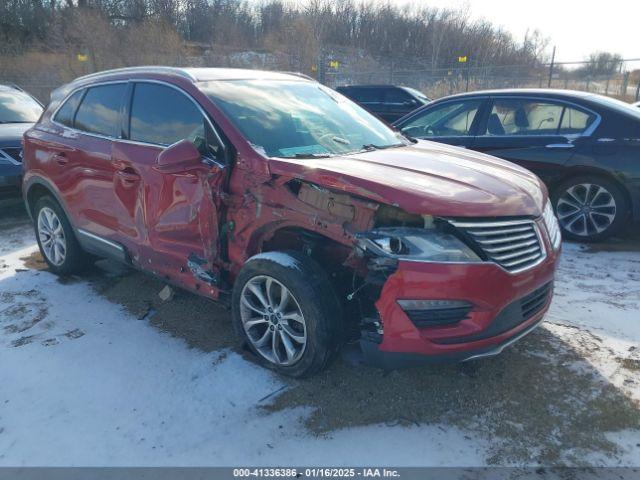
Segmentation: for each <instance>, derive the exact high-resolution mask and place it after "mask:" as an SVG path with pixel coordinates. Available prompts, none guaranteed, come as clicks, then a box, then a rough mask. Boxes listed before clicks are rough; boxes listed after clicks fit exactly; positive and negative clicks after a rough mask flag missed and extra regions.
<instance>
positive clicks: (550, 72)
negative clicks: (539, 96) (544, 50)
mask: <svg viewBox="0 0 640 480" xmlns="http://www.w3.org/2000/svg"><path fill="white" fill-rule="evenodd" d="M555 61H556V47H555V45H554V47H553V52H552V53H551V63H550V64H549V82H548V83H547V87H548V88H551V79H552V78H553V64H554V63H555Z"/></svg>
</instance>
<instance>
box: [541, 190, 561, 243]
mask: <svg viewBox="0 0 640 480" xmlns="http://www.w3.org/2000/svg"><path fill="white" fill-rule="evenodd" d="M542 218H543V220H544V224H545V226H546V227H547V233H548V234H549V240H550V241H551V245H553V249H554V250H557V249H558V248H559V247H560V242H561V241H562V235H561V234H560V225H559V224H558V219H557V218H556V216H555V214H554V213H553V208H552V207H551V202H550V201H548V200H547V204H546V205H545V206H544V212H543V213H542Z"/></svg>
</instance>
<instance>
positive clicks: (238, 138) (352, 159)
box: [24, 71, 557, 355]
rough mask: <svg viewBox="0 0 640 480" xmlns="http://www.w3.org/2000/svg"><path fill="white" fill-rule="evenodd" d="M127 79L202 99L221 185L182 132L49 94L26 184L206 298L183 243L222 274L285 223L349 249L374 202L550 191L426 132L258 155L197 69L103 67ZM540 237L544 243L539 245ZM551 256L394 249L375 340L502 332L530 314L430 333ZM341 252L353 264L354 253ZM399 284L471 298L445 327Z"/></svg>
mask: <svg viewBox="0 0 640 480" xmlns="http://www.w3.org/2000/svg"><path fill="white" fill-rule="evenodd" d="M221 72H222V73H219V75H224V71H221ZM256 75H258V74H256ZM266 75H268V74H266ZM136 79H147V80H157V81H162V82H165V83H169V84H171V85H174V86H175V87H178V88H179V89H181V90H183V91H184V92H185V93H187V94H188V95H190V96H191V97H192V98H193V99H194V100H195V101H196V102H198V103H199V105H200V106H201V107H202V108H203V110H204V111H206V113H207V114H208V115H209V116H210V118H211V120H212V121H213V122H214V124H215V125H216V126H217V128H218V129H219V130H220V131H221V132H222V133H223V135H224V136H225V137H226V139H228V141H229V143H230V144H231V145H232V146H233V149H234V150H235V152H236V158H235V166H234V168H233V171H232V172H231V175H230V178H229V182H228V187H226V190H225V177H226V175H227V172H226V168H228V167H226V168H221V167H217V166H213V167H212V166H207V165H205V164H204V163H202V162H196V161H195V160H194V151H195V149H194V148H193V147H192V145H191V144H186V143H185V142H181V143H179V144H176V145H174V146H173V147H170V148H169V149H163V148H162V147H157V146H152V145H145V144H139V143H134V142H128V141H126V140H118V139H105V138H98V137H96V136H91V135H87V134H83V133H80V132H76V131H72V130H69V129H66V128H64V127H62V126H60V125H57V124H55V123H53V122H52V121H51V116H52V112H53V111H54V109H55V107H56V106H57V102H53V103H52V105H51V106H50V107H49V108H48V109H47V111H46V112H45V114H44V115H43V117H42V118H41V120H40V122H39V123H38V124H37V125H36V126H35V127H34V128H32V129H31V130H29V131H28V132H27V133H26V134H25V150H24V157H25V169H26V172H25V176H24V182H25V183H24V184H25V187H26V188H25V193H26V194H27V195H28V194H29V191H28V190H29V188H28V187H30V186H32V185H33V182H34V181H36V180H37V181H41V182H44V183H45V184H46V185H47V188H49V189H50V190H51V191H52V193H53V194H55V195H56V196H57V197H58V198H59V199H60V201H61V202H62V203H63V206H64V208H65V209H66V211H67V212H68V214H69V216H70V217H71V218H70V220H71V222H72V224H73V225H74V227H75V228H76V229H78V228H80V229H84V230H86V231H89V232H91V233H94V234H96V235H99V236H101V237H104V238H106V239H108V240H111V241H114V242H118V243H119V244H121V245H123V246H124V247H125V249H126V250H127V252H128V254H129V256H130V258H131V261H132V263H133V264H134V265H136V266H138V267H139V268H141V269H144V270H148V271H151V272H153V273H155V274H157V275H160V276H162V277H163V278H166V279H168V280H169V281H171V282H173V283H175V284H177V285H180V286H182V287H184V288H187V289H189V290H191V291H194V292H197V293H199V294H202V295H205V296H208V297H211V298H217V297H218V296H219V294H220V291H219V290H218V288H217V287H216V286H213V285H210V284H206V283H204V282H202V281H201V280H200V279H197V278H195V277H194V275H193V273H192V272H191V271H190V270H189V269H188V268H186V263H187V258H188V257H189V255H192V254H194V255H196V256H197V257H199V258H202V259H203V260H204V261H205V265H204V266H203V268H204V269H205V270H207V271H210V272H213V273H215V274H222V273H223V272H224V273H226V275H227V276H228V279H229V281H233V278H234V277H235V275H236V274H237V273H238V271H239V270H240V268H241V267H242V265H243V264H244V262H245V261H246V260H247V259H248V258H249V257H251V256H252V255H254V254H256V253H258V252H260V251H261V248H262V245H263V243H264V242H265V241H268V240H269V239H271V238H272V237H273V236H274V234H277V232H278V231H279V230H281V229H283V228H291V227H295V228H299V229H305V230H308V231H311V232H315V233H318V234H320V235H322V236H323V237H325V238H327V239H329V240H331V241H333V242H334V244H335V245H337V246H340V245H342V246H343V248H342V247H341V248H333V249H331V250H332V251H336V252H341V253H342V254H344V253H345V252H346V253H347V254H348V253H349V252H350V251H351V250H352V249H353V242H354V234H355V233H357V232H362V231H366V230H369V229H371V228H372V227H373V222H374V219H373V216H374V213H375V211H376V209H377V208H378V205H379V204H389V205H394V206H397V207H399V208H401V209H404V210H406V211H407V212H410V213H417V214H423V215H436V216H449V217H503V216H531V217H539V216H540V215H541V213H542V207H543V205H544V202H545V201H546V198H547V193H546V189H545V188H544V186H543V185H542V183H541V182H540V180H539V179H538V178H537V177H536V176H535V175H533V174H532V173H530V172H528V171H527V170H524V169H522V168H520V167H518V166H516V165H513V164H511V163H509V162H505V161H502V160H499V159H496V158H493V157H489V156H486V155H482V154H479V153H476V152H470V151H466V150H462V149H454V148H451V147H448V146H446V145H441V144H435V143H431V142H423V143H421V144H419V145H415V146H409V147H403V148H397V149H391V150H384V151H376V152H369V153H362V154H357V155H349V156H345V157H333V158H328V159H318V160H294V159H267V158H265V157H263V156H262V155H261V154H260V153H258V152H256V151H255V150H254V149H253V148H252V146H251V145H250V144H249V143H248V142H247V141H246V139H245V138H243V136H242V135H241V134H240V132H239V131H238V130H237V129H236V128H235V127H234V126H233V125H232V124H231V122H230V121H229V120H228V119H227V118H226V117H225V116H224V115H223V114H222V113H221V111H220V110H219V109H218V108H216V106H215V105H214V104H212V103H211V101H210V100H209V99H208V98H207V97H206V96H205V95H204V94H203V93H202V92H201V91H200V90H199V89H198V87H197V82H192V81H190V80H189V79H187V78H184V77H183V76H178V75H174V74H169V73H167V74H162V73H154V74H149V73H135V72H134V73H131V72H127V73H120V74H112V75H109V77H108V80H109V81H114V80H136ZM104 81H105V77H101V78H93V79H84V80H83V79H80V80H79V81H77V82H76V83H74V84H71V85H72V87H76V86H88V85H91V84H92V83H100V82H104ZM70 88H71V87H69V88H68V89H67V92H68V91H70ZM292 179H302V180H304V181H306V182H311V183H314V184H317V185H320V186H322V187H324V188H326V189H329V190H332V191H335V192H343V193H347V194H350V195H352V197H351V200H350V202H351V205H353V207H354V209H355V215H354V218H353V219H352V220H350V221H345V219H344V218H337V217H336V216H334V215H332V214H330V213H329V212H328V211H326V210H322V209H319V208H317V207H314V206H313V205H310V204H307V203H304V202H303V201H301V200H300V199H299V198H298V197H297V195H296V194H295V193H294V192H293V191H291V190H290V189H289V188H288V186H287V185H286V183H287V182H288V181H289V180H292ZM223 214H224V215H225V216H226V221H227V225H231V224H233V229H229V232H230V233H229V239H228V251H227V252H226V258H225V256H224V255H223V252H222V251H221V249H222V248H223V245H222V244H221V239H220V232H221V225H220V219H221V218H223V217H222V215H223ZM547 250H548V251H549V252H551V251H552V249H551V247H550V246H549V245H547ZM556 261H557V255H556V254H553V253H551V254H549V255H548V256H547V258H546V260H545V261H544V263H542V264H541V265H538V266H537V267H534V268H532V269H530V270H527V271H526V272H524V273H520V274H515V275H514V274H510V273H507V272H506V271H504V270H502V269H501V268H500V267H498V266H497V265H493V264H476V265H474V264H465V265H454V264H433V263H412V262H400V265H399V268H398V270H397V272H396V273H395V274H393V275H391V277H390V278H389V279H388V281H387V283H386V284H385V286H384V289H383V293H382V296H381V298H380V299H379V300H378V301H377V303H376V306H377V308H378V310H379V312H380V315H381V318H382V321H383V324H384V332H385V333H384V340H383V343H382V344H381V347H380V348H381V350H384V351H399V352H414V353H421V354H426V355H430V354H438V353H445V352H451V351H460V350H469V349H474V348H481V347H484V346H487V345H489V344H494V343H499V342H500V341H502V340H504V338H506V337H508V336H511V335H514V334H516V333H517V331H519V329H521V328H526V326H527V325H528V324H529V323H531V322H534V321H537V319H538V318H539V316H540V315H538V316H537V317H535V318H533V319H531V320H529V322H528V323H527V324H522V325H520V326H519V327H518V328H517V329H515V330H514V331H512V332H507V333H506V334H504V335H502V336H501V337H499V338H497V337H496V338H492V339H489V340H484V341H481V342H475V343H474V344H457V345H438V344H437V343H435V342H434V341H436V340H437V339H442V338H447V337H454V336H461V335H467V334H472V333H477V332H478V331H481V330H482V329H484V328H486V326H487V325H488V324H489V323H490V322H491V320H492V319H493V318H494V317H495V315H496V314H497V313H498V312H499V311H500V310H501V308H502V307H504V306H505V305H507V304H508V303H510V302H511V301H513V300H514V299H516V298H519V297H521V296H523V295H525V294H527V293H529V292H530V291H532V290H534V289H535V288H536V287H539V286H540V285H542V284H544V283H546V282H547V281H549V280H551V279H552V278H553V274H554V269H555V265H556ZM345 264H347V265H355V266H357V267H358V268H360V269H361V268H362V265H360V266H358V265H357V260H354V259H353V258H349V259H347V262H345ZM399 298H434V299H448V298H451V299H465V300H469V301H471V302H473V303H474V304H475V305H476V306H477V311H474V312H473V313H472V316H471V318H470V319H468V320H464V321H462V322H460V324H459V325H457V326H455V327H448V328H432V329H422V330H418V329H416V328H415V327H414V326H413V325H412V323H411V322H410V321H409V320H408V319H407V317H406V316H405V314H404V313H403V312H402V310H401V309H400V308H399V307H398V305H397V303H396V300H397V299H399Z"/></svg>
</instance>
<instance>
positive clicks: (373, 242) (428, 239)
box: [357, 228, 482, 263]
mask: <svg viewBox="0 0 640 480" xmlns="http://www.w3.org/2000/svg"><path fill="white" fill-rule="evenodd" d="M357 239H358V244H359V246H360V248H362V249H363V250H365V251H368V252H370V253H373V254H374V255H382V256H386V257H391V258H395V259H398V260H409V261H424V262H467V263H468V262H474V263H475V262H481V261H482V259H481V258H480V257H479V256H478V255H476V253H475V252H474V251H473V250H471V249H470V248H469V247H468V246H467V245H465V244H464V243H463V242H462V241H460V240H459V239H458V238H457V237H455V236H453V235H451V234H449V233H445V232H440V231H438V230H435V229H423V228H379V229H376V230H372V231H370V232H366V233H361V234H359V235H358V236H357Z"/></svg>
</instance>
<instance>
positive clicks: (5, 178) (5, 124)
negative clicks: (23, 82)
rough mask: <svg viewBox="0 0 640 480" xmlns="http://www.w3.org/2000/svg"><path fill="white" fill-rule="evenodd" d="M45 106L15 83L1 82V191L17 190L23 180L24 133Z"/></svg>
mask: <svg viewBox="0 0 640 480" xmlns="http://www.w3.org/2000/svg"><path fill="white" fill-rule="evenodd" d="M41 114H42V105H41V104H40V103H39V102H38V101H37V100H36V99H35V98H33V97H32V96H31V95H29V94H28V93H26V92H24V91H22V90H21V89H19V88H17V87H13V86H5V85H0V194H7V193H9V194H11V193H18V192H19V191H20V184H21V181H22V134H23V133H24V132H26V131H27V130H28V129H29V128H31V126H32V125H33V124H34V123H35V122H36V121H38V118H40V115H41Z"/></svg>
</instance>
